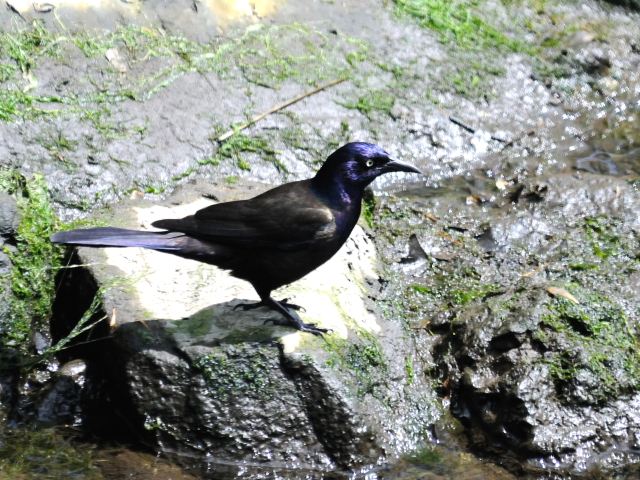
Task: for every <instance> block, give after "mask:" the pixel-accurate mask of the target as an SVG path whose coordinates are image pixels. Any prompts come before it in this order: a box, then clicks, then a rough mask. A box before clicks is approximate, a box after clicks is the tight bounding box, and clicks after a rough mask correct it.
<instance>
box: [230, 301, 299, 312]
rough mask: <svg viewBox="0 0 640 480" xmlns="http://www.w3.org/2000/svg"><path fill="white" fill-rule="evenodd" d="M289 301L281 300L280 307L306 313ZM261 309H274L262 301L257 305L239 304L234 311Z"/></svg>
mask: <svg viewBox="0 0 640 480" xmlns="http://www.w3.org/2000/svg"><path fill="white" fill-rule="evenodd" d="M287 300H289V299H288V298H285V299H284V300H280V301H279V302H278V303H279V304H280V305H282V306H283V307H285V308H290V309H291V310H295V311H296V312H298V311H300V310H302V311H303V312H306V310H305V309H304V307H301V306H300V305H296V304H295V303H288V302H287ZM260 307H269V308H273V307H271V306H270V305H268V304H267V303H266V302H264V301H262V300H261V301H259V302H256V303H239V304H238V305H236V306H235V307H233V310H234V311H235V310H237V309H238V308H242V310H244V311H245V312H246V311H247V310H254V309H256V308H260Z"/></svg>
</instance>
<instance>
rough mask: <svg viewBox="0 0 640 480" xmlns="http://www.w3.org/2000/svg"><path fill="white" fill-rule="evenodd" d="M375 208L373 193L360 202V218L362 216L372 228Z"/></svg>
mask: <svg viewBox="0 0 640 480" xmlns="http://www.w3.org/2000/svg"><path fill="white" fill-rule="evenodd" d="M375 208H376V197H375V196H374V195H370V196H367V197H365V198H364V200H363V202H362V218H364V220H365V222H367V225H368V226H369V228H373V215H374V212H375Z"/></svg>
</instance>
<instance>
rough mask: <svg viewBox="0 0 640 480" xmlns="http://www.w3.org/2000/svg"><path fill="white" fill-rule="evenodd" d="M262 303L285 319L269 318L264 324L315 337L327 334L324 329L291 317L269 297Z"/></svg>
mask: <svg viewBox="0 0 640 480" xmlns="http://www.w3.org/2000/svg"><path fill="white" fill-rule="evenodd" d="M262 303H264V304H266V305H267V306H268V307H269V308H271V309H272V310H275V311H277V312H280V313H281V314H282V315H283V316H284V317H285V319H279V318H269V319H267V320H265V321H264V323H265V324H267V323H269V322H272V323H273V324H274V325H284V326H290V327H294V328H296V329H298V330H300V331H301V332H308V333H312V334H314V335H317V336H322V334H324V333H328V332H329V331H330V330H329V329H326V328H319V327H316V324H315V323H304V322H302V321H301V320H300V319H299V318H296V317H295V316H293V315H291V313H290V312H289V310H287V309H286V308H285V306H284V305H282V304H281V303H280V302H278V301H276V300H274V299H273V298H271V297H270V296H267V297H266V298H265V297H262Z"/></svg>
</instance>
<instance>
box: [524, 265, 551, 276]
mask: <svg viewBox="0 0 640 480" xmlns="http://www.w3.org/2000/svg"><path fill="white" fill-rule="evenodd" d="M551 263H552V262H548V263H545V264H544V265H542V266H541V267H538V268H536V269H535V270H532V271H530V272H527V273H523V274H522V275H520V276H521V277H528V276H529V275H533V274H534V273H538V272H539V271H540V270H544V269H545V268H547V267H548V266H549V265H551Z"/></svg>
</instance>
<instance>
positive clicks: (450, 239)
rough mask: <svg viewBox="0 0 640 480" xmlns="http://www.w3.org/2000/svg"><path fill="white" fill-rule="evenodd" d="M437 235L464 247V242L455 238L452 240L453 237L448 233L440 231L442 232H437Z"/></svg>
mask: <svg viewBox="0 0 640 480" xmlns="http://www.w3.org/2000/svg"><path fill="white" fill-rule="evenodd" d="M438 235H440V236H441V237H444V238H446V239H447V240H449V241H450V242H453V243H457V244H458V245H462V246H463V247H464V243H462V242H459V241H457V240H454V239H453V238H451V237H450V236H449V235H445V234H444V233H442V232H438Z"/></svg>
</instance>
